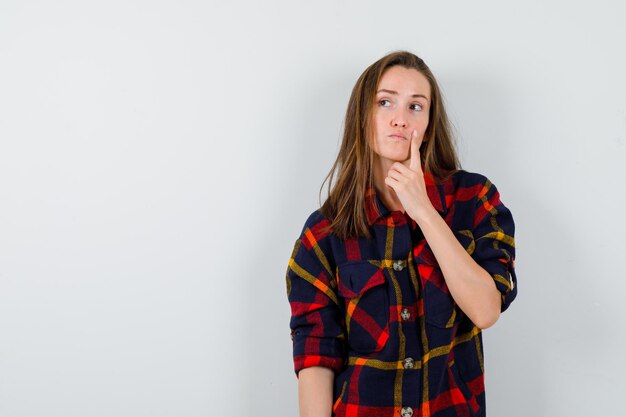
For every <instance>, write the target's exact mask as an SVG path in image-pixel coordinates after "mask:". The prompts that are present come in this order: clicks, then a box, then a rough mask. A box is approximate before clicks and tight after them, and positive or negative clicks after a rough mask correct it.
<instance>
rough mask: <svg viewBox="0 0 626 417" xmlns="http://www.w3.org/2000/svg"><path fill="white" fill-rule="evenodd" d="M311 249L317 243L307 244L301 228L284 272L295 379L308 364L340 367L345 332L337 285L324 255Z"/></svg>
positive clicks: (304, 233) (343, 350)
mask: <svg viewBox="0 0 626 417" xmlns="http://www.w3.org/2000/svg"><path fill="white" fill-rule="evenodd" d="M309 233H310V231H309ZM316 245H317V243H316ZM307 246H309V248H310V249H307ZM314 249H317V250H321V249H320V248H319V246H317V247H315V248H313V247H311V245H310V244H309V240H307V234H306V230H305V232H303V234H302V236H301V237H300V238H299V239H298V240H297V241H296V243H295V245H294V249H293V252H292V255H291V258H290V260H289V265H288V267H287V274H286V275H287V277H286V278H287V296H288V299H289V304H290V306H291V320H290V323H289V327H290V328H291V339H292V341H293V361H294V371H295V373H296V376H297V377H298V378H299V374H298V373H299V372H300V370H301V369H303V368H308V367H310V366H324V367H328V368H331V369H333V370H335V371H339V370H341V369H342V368H343V366H344V357H345V353H344V352H345V345H344V340H345V334H344V326H343V320H342V318H343V315H342V314H341V310H340V308H339V298H338V295H337V284H336V281H335V277H334V274H333V272H332V270H330V269H331V267H330V265H329V264H328V261H327V259H326V257H325V256H324V255H323V254H322V257H323V261H321V260H320V257H319V256H318V255H317V254H316V250H314Z"/></svg>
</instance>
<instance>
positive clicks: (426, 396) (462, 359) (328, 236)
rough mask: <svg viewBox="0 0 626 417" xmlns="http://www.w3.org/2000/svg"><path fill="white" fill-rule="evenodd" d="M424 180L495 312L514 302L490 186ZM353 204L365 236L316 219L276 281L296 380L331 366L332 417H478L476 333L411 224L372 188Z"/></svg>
mask: <svg viewBox="0 0 626 417" xmlns="http://www.w3.org/2000/svg"><path fill="white" fill-rule="evenodd" d="M424 179H425V183H426V188H427V194H428V197H429V199H430V201H431V202H432V204H433V206H434V207H435V209H436V210H437V211H438V212H439V213H440V215H441V216H442V217H443V218H444V219H445V221H446V223H447V224H448V226H449V227H450V228H451V230H452V231H453V233H454V235H455V236H456V237H457V239H458V241H459V242H460V243H461V245H462V246H463V247H464V248H465V249H466V251H467V252H468V253H469V254H470V255H471V256H472V258H473V259H474V260H475V261H476V262H477V263H478V264H479V265H480V266H481V267H483V268H484V269H485V270H486V271H487V272H489V274H490V275H491V276H492V277H493V279H494V282H495V285H496V287H497V289H498V290H499V291H500V293H501V298H502V307H501V311H504V310H506V309H507V307H508V306H509V304H510V303H511V302H512V301H513V299H514V298H515V296H516V294H517V278H516V276H515V270H514V265H513V263H514V257H515V248H514V238H513V234H514V223H513V218H512V215H511V212H510V211H509V209H507V208H506V207H505V206H504V204H503V203H502V202H501V201H500V195H499V192H498V190H497V189H496V187H495V185H494V184H492V183H491V182H490V181H489V179H487V178H486V177H485V176H483V175H481V174H478V173H472V172H468V171H465V170H459V171H457V172H456V173H455V174H454V175H453V176H452V177H451V178H450V179H448V180H447V181H446V182H445V183H443V184H440V185H436V184H435V183H434V182H433V179H432V177H431V176H430V175H429V174H428V173H426V175H425V177H424ZM365 197H366V199H365V203H366V214H367V221H368V224H369V225H370V230H371V231H372V233H373V238H372V239H370V240H368V239H366V238H359V239H349V240H340V239H338V238H337V237H336V236H335V235H334V234H333V233H332V231H331V232H329V233H324V232H323V231H322V228H323V227H325V226H327V225H329V224H330V222H329V221H328V219H326V218H324V217H323V216H322V214H321V213H320V211H319V210H316V211H315V212H313V213H312V214H311V215H310V216H309V218H308V219H307V220H306V222H305V225H304V227H303V229H302V232H301V234H300V237H299V238H298V239H297V240H296V242H295V245H294V248H293V252H292V255H291V259H290V260H289V265H288V268H287V274H286V275H287V276H286V278H287V281H286V284H287V295H288V299H289V303H290V306H291V312H292V315H291V320H290V328H291V338H292V341H293V361H294V369H295V372H296V376H298V372H299V371H300V370H301V369H303V368H306V367H310V366H324V367H328V368H331V369H333V370H334V371H335V378H334V389H333V392H334V400H333V406H332V410H333V413H332V415H333V416H337V417H339V416H358V417H367V416H372V417H392V416H393V417H411V416H420V417H428V416H432V417H444V416H485V390H484V363H483V344H482V333H481V330H480V329H479V328H478V327H476V326H475V325H474V324H473V323H472V322H471V320H470V319H469V318H468V317H467V316H466V315H465V314H464V313H463V311H462V310H461V309H460V308H459V307H458V306H457V305H456V303H455V302H454V300H453V298H452V297H451V295H450V293H449V291H448V288H447V286H446V282H445V280H444V277H443V274H442V272H441V269H440V268H439V266H438V264H437V260H436V259H435V257H434V254H433V252H432V251H431V249H430V247H429V245H428V243H427V242H426V240H425V239H424V236H423V234H422V233H421V230H420V228H419V227H418V225H417V224H416V222H415V221H413V219H411V218H410V217H409V216H408V215H407V214H404V213H402V212H401V211H397V210H396V211H390V210H388V209H387V208H386V207H385V206H384V204H383V202H382V200H381V199H380V197H379V196H378V195H377V194H376V192H375V190H374V189H373V188H370V189H368V190H367V193H366V196H365ZM376 207H377V208H378V211H379V213H377V212H376V210H375V208H376Z"/></svg>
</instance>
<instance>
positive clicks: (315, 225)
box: [299, 209, 334, 248]
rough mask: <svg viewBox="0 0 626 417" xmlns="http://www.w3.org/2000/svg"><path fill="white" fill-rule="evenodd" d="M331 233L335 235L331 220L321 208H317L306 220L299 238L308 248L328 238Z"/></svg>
mask: <svg viewBox="0 0 626 417" xmlns="http://www.w3.org/2000/svg"><path fill="white" fill-rule="evenodd" d="M330 235H334V233H333V232H332V228H331V221H330V220H329V219H328V218H327V217H326V216H324V215H323V214H322V212H321V210H320V209H317V210H315V211H313V212H312V213H311V214H309V216H308V217H307V219H306V220H305V222H304V225H303V226H302V230H301V231H300V237H299V239H300V240H302V243H304V245H305V246H306V247H307V248H312V247H313V246H316V245H319V244H320V243H322V242H323V241H326V240H328V239H327V238H328V237H329V236H330Z"/></svg>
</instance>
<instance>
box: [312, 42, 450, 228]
mask: <svg viewBox="0 0 626 417" xmlns="http://www.w3.org/2000/svg"><path fill="white" fill-rule="evenodd" d="M394 65H401V66H403V67H405V68H414V69H416V70H417V71H419V72H420V73H421V74H422V75H424V76H425V77H426V79H428V82H429V84H430V90H431V106H430V110H429V119H428V127H427V128H426V132H425V133H424V140H423V144H424V145H423V147H422V149H420V155H421V158H422V162H423V164H424V170H425V171H427V172H429V173H430V174H431V175H432V176H433V179H434V180H435V182H436V183H441V181H443V180H445V179H447V178H448V177H449V176H450V175H452V174H453V173H454V172H456V171H457V170H459V169H460V168H461V165H460V162H459V159H458V156H457V153H456V149H455V144H454V142H453V137H452V133H451V126H450V122H449V120H448V116H447V114H446V111H445V108H444V104H443V97H442V95H441V91H440V90H439V86H438V85H437V81H436V80H435V77H434V75H433V74H432V72H431V71H430V68H428V66H427V65H426V64H425V63H424V61H423V60H422V59H421V58H419V57H418V56H416V55H414V54H412V53H411V52H408V51H394V52H391V53H389V54H387V55H385V56H384V57H382V58H381V59H379V60H378V61H376V62H374V63H373V64H372V65H370V66H369V67H368V68H367V69H366V70H365V71H364V72H363V73H362V74H361V76H360V77H359V79H358V80H357V81H356V84H355V85H354V88H353V89H352V94H351V95H350V101H349V102H348V108H347V110H346V117H345V122H344V131H343V140H342V143H341V148H340V150H339V154H338V156H337V159H336V160H335V163H334V164H333V167H332V168H331V170H330V172H329V173H328V175H327V176H326V178H325V179H324V182H322V186H321V187H320V197H321V193H322V189H323V188H324V183H325V182H326V180H328V179H329V178H330V181H329V182H328V197H327V199H326V201H325V202H324V204H323V205H322V206H321V208H320V211H321V212H322V214H323V215H324V216H325V217H326V218H327V219H329V221H330V222H331V224H330V226H329V227H330V228H331V229H332V230H333V231H334V233H335V234H336V235H337V236H338V237H339V238H341V239H348V238H356V237H361V236H366V237H367V238H370V237H371V233H370V231H369V227H368V223H367V217H366V216H367V214H366V208H365V191H366V190H367V188H369V187H373V184H374V178H373V170H372V167H373V164H374V151H373V149H372V148H371V146H370V144H369V143H368V140H367V138H368V137H369V136H368V135H369V134H370V131H371V118H372V107H373V105H374V100H375V97H376V89H377V88H378V84H379V82H380V79H381V78H382V76H383V74H384V72H385V71H386V70H387V69H388V68H390V67H392V66H394ZM337 171H338V174H337V183H336V184H335V185H334V187H332V190H331V186H332V180H333V177H334V176H335V172H337Z"/></svg>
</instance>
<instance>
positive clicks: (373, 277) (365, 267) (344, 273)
mask: <svg viewBox="0 0 626 417" xmlns="http://www.w3.org/2000/svg"><path fill="white" fill-rule="evenodd" d="M337 276H338V279H337V286H338V291H339V295H341V296H342V297H344V298H356V297H358V296H360V295H361V294H363V293H364V292H365V291H367V290H369V289H370V288H372V287H375V286H377V285H381V284H384V283H385V274H384V273H383V270H382V268H379V267H377V266H376V265H373V264H371V263H370V262H368V261H354V262H348V263H345V264H342V265H339V266H338V267H337Z"/></svg>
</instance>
